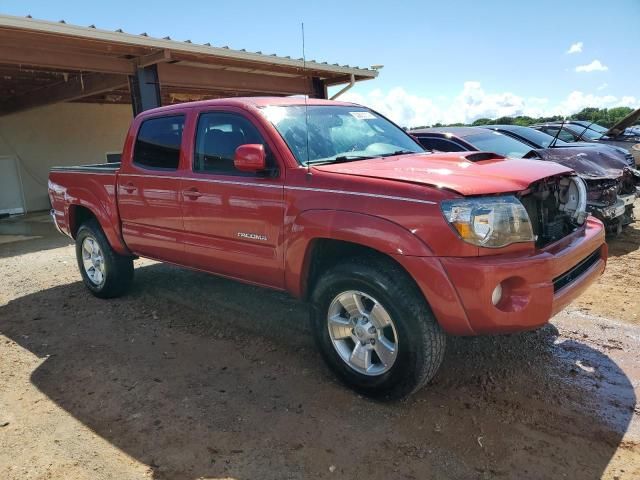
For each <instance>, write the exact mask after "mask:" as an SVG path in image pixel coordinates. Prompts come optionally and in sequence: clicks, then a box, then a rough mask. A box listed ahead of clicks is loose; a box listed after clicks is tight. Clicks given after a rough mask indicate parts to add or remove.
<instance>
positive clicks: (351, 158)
mask: <svg viewBox="0 0 640 480" xmlns="http://www.w3.org/2000/svg"><path fill="white" fill-rule="evenodd" d="M376 156H377V155H339V156H337V157H334V158H320V159H317V160H309V161H308V162H307V165H316V164H319V163H346V162H353V161H355V160H367V159H369V158H376Z"/></svg>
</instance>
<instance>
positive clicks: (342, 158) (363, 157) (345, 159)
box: [307, 150, 420, 165]
mask: <svg viewBox="0 0 640 480" xmlns="http://www.w3.org/2000/svg"><path fill="white" fill-rule="evenodd" d="M407 153H420V152H412V151H411V150H396V151H395V152H391V153H383V154H381V155H339V156H337V157H334V158H319V159H316V160H309V161H308V162H307V165H317V164H321V163H346V162H353V161H356V160H368V159H371V158H382V157H392V156H394V155H405V154H407Z"/></svg>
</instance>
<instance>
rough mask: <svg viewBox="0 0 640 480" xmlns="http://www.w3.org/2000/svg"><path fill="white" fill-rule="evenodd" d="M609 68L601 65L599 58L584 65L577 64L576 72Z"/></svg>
mask: <svg viewBox="0 0 640 480" xmlns="http://www.w3.org/2000/svg"><path fill="white" fill-rule="evenodd" d="M607 70H609V67H607V66H606V65H603V64H602V63H601V62H600V60H594V61H593V62H591V63H588V64H586V65H578V66H577V67H576V72H605V71H607Z"/></svg>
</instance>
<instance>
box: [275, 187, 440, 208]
mask: <svg viewBox="0 0 640 480" xmlns="http://www.w3.org/2000/svg"><path fill="white" fill-rule="evenodd" d="M285 188H286V189H287V190H301V191H306V192H322V193H341V194H344V195H356V196H360V197H370V198H384V199H385V200H400V201H402V202H414V203H424V204H426V205H436V204H437V203H436V202H432V201H430V200H419V199H417V198H408V197H396V196H394V195H382V194H380V193H366V192H347V191H346V190H330V189H325V188H309V187H285Z"/></svg>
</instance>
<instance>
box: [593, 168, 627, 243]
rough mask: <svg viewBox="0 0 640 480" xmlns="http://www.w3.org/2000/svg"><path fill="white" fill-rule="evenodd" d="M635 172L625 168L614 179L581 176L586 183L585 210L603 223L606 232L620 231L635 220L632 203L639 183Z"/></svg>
mask: <svg viewBox="0 0 640 480" xmlns="http://www.w3.org/2000/svg"><path fill="white" fill-rule="evenodd" d="M637 173H638V172H634V171H633V169H629V168H625V169H624V170H623V172H622V176H620V177H619V178H616V179H609V178H606V179H593V178H588V177H587V178H584V177H583V178H584V180H585V183H586V185H587V211H588V212H589V213H591V214H592V215H593V216H594V217H596V218H598V219H599V220H601V221H602V222H603V223H604V224H605V227H606V228H607V232H608V233H620V232H621V231H622V228H623V227H625V226H626V225H629V224H631V223H633V222H634V221H635V215H634V211H633V204H634V202H635V200H636V198H637V196H638V185H640V175H638V174H637Z"/></svg>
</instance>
